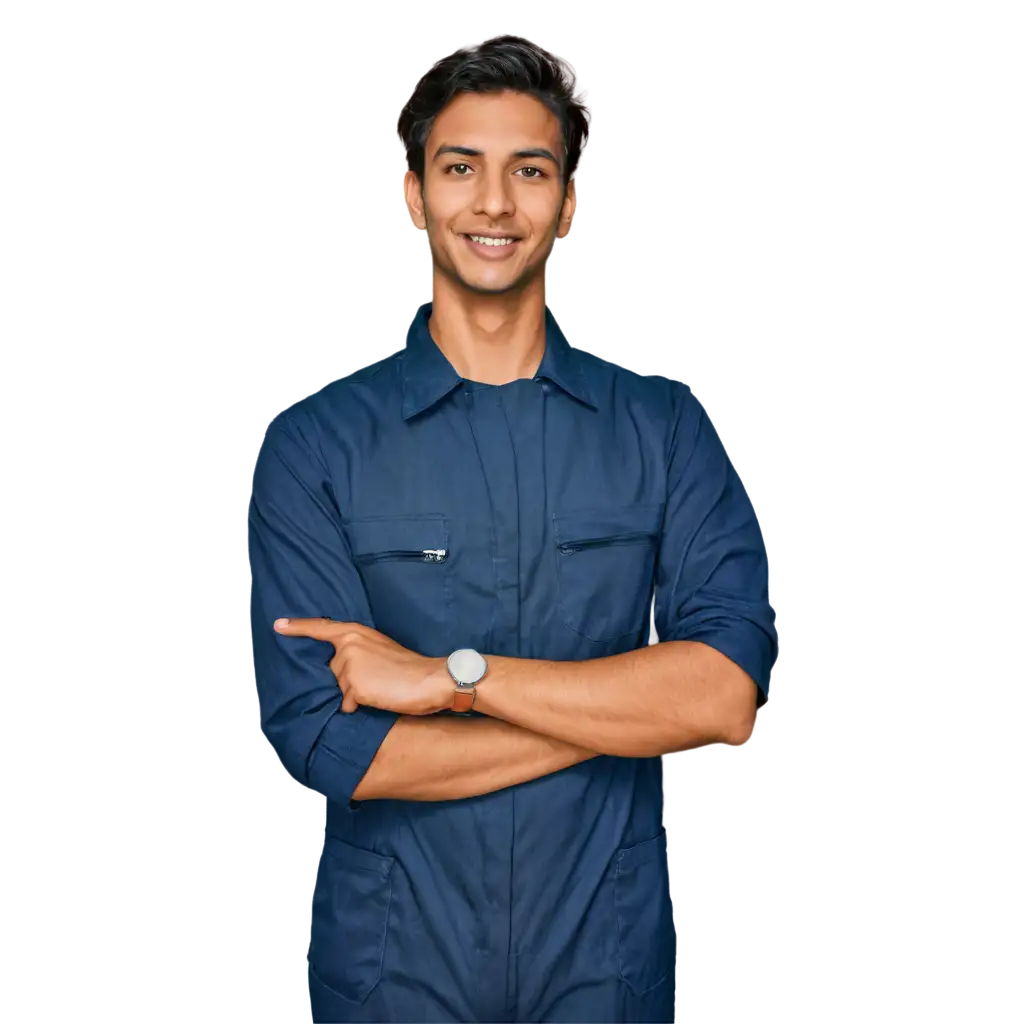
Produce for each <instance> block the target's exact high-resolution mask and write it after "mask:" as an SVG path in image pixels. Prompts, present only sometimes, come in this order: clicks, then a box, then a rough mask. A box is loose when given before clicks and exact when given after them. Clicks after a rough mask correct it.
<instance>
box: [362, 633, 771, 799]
mask: <svg viewBox="0 0 1024 1024" xmlns="http://www.w3.org/2000/svg"><path fill="white" fill-rule="evenodd" d="M487 662H488V669H487V675H486V676H485V677H484V679H483V680H481V682H480V683H479V684H478V685H477V695H476V700H475V702H474V708H475V709H476V710H478V711H481V712H483V714H484V715H485V716H486V717H472V718H459V717H453V716H446V715H429V716H423V717H421V716H416V715H402V716H400V717H399V719H398V720H397V721H396V722H395V724H394V726H393V727H392V728H391V730H390V731H389V732H388V734H387V736H386V737H385V738H384V741H383V743H382V744H381V746H380V748H379V750H378V751H377V754H376V756H375V757H374V759H373V761H372V762H371V763H370V767H369V769H368V770H367V772H366V774H365V775H364V776H363V778H362V780H361V781H360V782H359V784H358V786H357V787H356V789H355V792H354V793H353V794H352V796H353V799H355V800H370V799H380V798H394V799H404V800H455V799H462V798H465V797H469V796H478V795H480V794H482V793H489V792H493V791H494V790H497V789H502V788H504V787H506V786H511V785H515V784H517V783H520V782H527V781H529V780H530V779H535V778H539V777H540V776H542V775H548V774H550V773H551V772H555V771H559V770H560V769H562V768H567V767H569V766H570V765H574V764H577V763H578V762H580V761H586V760H588V759H589V758H592V757H596V756H598V755H599V754H609V755H613V756H617V757H655V756H658V755H659V754H665V753H669V752H672V751H676V750H688V749H691V748H693V747H699V746H704V745H705V744H708V743H730V744H740V743H743V742H745V741H746V739H747V738H748V737H749V736H750V733H751V731H752V729H753V725H754V717H755V714H756V692H757V690H756V686H755V684H754V681H753V680H752V679H751V677H750V676H749V675H747V673H746V672H744V671H743V670H742V669H740V668H739V666H737V665H736V664H735V663H734V662H732V661H731V660H730V659H728V658H727V657H725V655H723V654H721V653H720V652H719V651H717V650H715V649H714V648H712V647H709V646H707V645H706V644H702V643H697V642H689V641H668V642H665V643H659V644H655V645H653V646H651V647H642V648H640V649H638V650H635V651H629V652H626V653H624V654H615V655H611V656H609V657H606V658H594V659H591V660H589V661H544V660H539V659H526V658H506V657H497V656H493V655H492V656H489V657H488V659H487ZM442 667H443V666H442ZM445 675H446V676H447V671H445ZM447 685H449V686H450V685H451V684H450V681H449V682H448V684H447Z"/></svg>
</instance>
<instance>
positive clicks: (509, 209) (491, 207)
mask: <svg viewBox="0 0 1024 1024" xmlns="http://www.w3.org/2000/svg"><path fill="white" fill-rule="evenodd" d="M477 180H478V181H479V183H480V184H479V187H478V191H477V195H476V200H477V201H476V207H475V209H474V211H473V212H474V213H480V214H484V215H485V216H487V217H489V218H491V220H494V221H497V220H499V219H501V218H503V217H506V218H507V217H510V216H511V215H512V214H513V213H515V209H516V208H515V203H514V202H513V201H512V192H511V189H510V187H509V181H508V176H507V175H506V173H505V171H504V170H502V169H501V168H495V169H493V170H491V171H485V172H484V173H482V174H480V175H479V177H478V179H477Z"/></svg>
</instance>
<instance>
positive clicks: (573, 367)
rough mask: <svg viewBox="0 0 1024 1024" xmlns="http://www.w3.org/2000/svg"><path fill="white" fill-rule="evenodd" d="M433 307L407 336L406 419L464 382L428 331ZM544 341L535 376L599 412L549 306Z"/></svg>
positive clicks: (404, 368) (418, 316)
mask: <svg viewBox="0 0 1024 1024" xmlns="http://www.w3.org/2000/svg"><path fill="white" fill-rule="evenodd" d="M433 305H434V304H433V303H432V302H425V303H424V304H423V305H422V306H420V308H419V309H418V310H417V311H416V316H415V318H414V319H413V322H412V324H411V326H410V327H409V333H408V335H407V336H406V341H405V353H404V358H403V360H402V390H403V399H402V416H403V417H404V418H405V419H409V418H410V417H411V416H415V415H416V414H417V413H419V412H422V411H423V410H424V409H426V408H428V407H429V406H431V405H433V404H434V403H435V402H437V401H439V400H440V399H442V398H443V397H444V396H445V395H447V394H448V392H449V391H451V390H452V389H453V388H454V387H455V385H456V384H459V383H460V382H461V381H462V378H461V377H460V376H459V374H458V372H457V371H456V369H455V367H454V366H452V364H451V363H450V362H448V358H447V357H446V356H445V354H444V353H443V352H442V351H441V350H440V349H439V348H438V347H437V342H435V341H434V338H433V336H432V335H431V333H430V329H429V328H428V327H427V321H428V320H429V319H430V311H431V309H432V308H433ZM544 338H545V346H544V358H543V359H541V362H540V366H539V367H537V373H536V375H535V376H537V377H546V378H547V379H548V380H550V381H554V383H555V384H557V385H558V386H559V387H560V388H561V389H562V390H563V391H565V392H567V393H568V394H570V395H572V396H573V397H574V398H578V399H579V400H580V401H581V402H585V403H586V404H587V405H590V406H592V407H594V408H596V407H597V403H596V402H595V401H594V396H593V392H592V391H591V389H590V386H589V385H588V383H587V378H586V374H585V373H584V370H583V366H582V361H581V360H580V356H579V353H578V352H577V350H576V349H574V348H573V347H572V346H571V345H570V344H569V342H568V341H566V339H565V335H564V334H563V333H562V331H561V329H560V328H559V326H558V323H557V322H556V321H555V318H554V316H553V315H552V313H551V310H550V309H548V307H547V306H545V307H544Z"/></svg>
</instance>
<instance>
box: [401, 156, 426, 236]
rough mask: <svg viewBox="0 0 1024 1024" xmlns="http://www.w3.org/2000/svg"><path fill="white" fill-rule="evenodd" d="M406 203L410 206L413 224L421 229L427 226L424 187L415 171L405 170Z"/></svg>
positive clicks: (423, 229)
mask: <svg viewBox="0 0 1024 1024" xmlns="http://www.w3.org/2000/svg"><path fill="white" fill-rule="evenodd" d="M404 184H405V205H406V206H408V207H409V216H410V217H411V218H412V222H413V224H415V225H416V227H418V228H419V229H420V230H421V231H425V230H426V227H427V218H426V215H425V214H424V212H423V187H422V185H421V183H420V179H419V178H417V177H416V175H415V173H414V172H413V171H406V172H405V182H404Z"/></svg>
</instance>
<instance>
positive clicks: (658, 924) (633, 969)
mask: <svg viewBox="0 0 1024 1024" xmlns="http://www.w3.org/2000/svg"><path fill="white" fill-rule="evenodd" d="M667 843H668V839H667V836H666V834H665V829H664V828H663V829H662V830H661V831H660V832H659V833H658V835H656V836H655V837H654V838H653V839H648V840H647V841H646V842H643V843H639V844H638V845H636V846H630V847H626V848H624V849H621V850H619V851H618V854H617V855H616V867H615V911H616V919H617V922H618V933H619V974H620V975H621V976H622V979H623V980H624V981H625V982H626V984H627V985H629V987H630V988H631V989H632V990H633V992H634V993H635V994H636V995H642V994H643V993H644V992H646V991H647V990H648V989H651V988H654V986H655V985H657V984H659V983H660V982H662V981H664V980H665V978H666V976H667V975H668V973H669V971H672V970H675V963H676V930H675V925H674V923H673V920H672V899H671V896H670V895H669V886H668V846H667Z"/></svg>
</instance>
